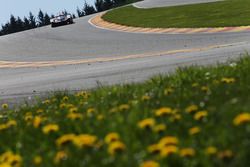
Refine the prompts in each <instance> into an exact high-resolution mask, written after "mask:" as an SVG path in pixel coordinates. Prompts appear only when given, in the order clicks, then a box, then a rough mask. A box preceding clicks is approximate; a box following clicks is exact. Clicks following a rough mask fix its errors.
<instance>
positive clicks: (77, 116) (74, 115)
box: [67, 113, 83, 120]
mask: <svg viewBox="0 0 250 167" xmlns="http://www.w3.org/2000/svg"><path fill="white" fill-rule="evenodd" d="M67 118H69V119H71V120H78V119H79V120H81V119H83V115H82V114H80V113H69V114H68V115H67Z"/></svg>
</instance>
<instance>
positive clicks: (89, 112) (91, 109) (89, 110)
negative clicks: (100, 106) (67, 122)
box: [87, 108, 96, 116]
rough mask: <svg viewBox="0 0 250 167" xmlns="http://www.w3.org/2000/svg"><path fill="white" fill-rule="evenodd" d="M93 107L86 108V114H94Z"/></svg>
mask: <svg viewBox="0 0 250 167" xmlns="http://www.w3.org/2000/svg"><path fill="white" fill-rule="evenodd" d="M95 111H96V110H95V109H94V108H89V109H88V110H87V115H89V116H90V115H92V114H94V113H95Z"/></svg>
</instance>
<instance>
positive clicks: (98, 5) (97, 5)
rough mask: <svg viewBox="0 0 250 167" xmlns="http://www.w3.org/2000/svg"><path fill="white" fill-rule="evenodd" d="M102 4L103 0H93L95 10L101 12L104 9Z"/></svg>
mask: <svg viewBox="0 0 250 167" xmlns="http://www.w3.org/2000/svg"><path fill="white" fill-rule="evenodd" d="M103 5H104V2H103V0H96V1H95V8H96V11H97V12H102V11H103V10H104V9H103Z"/></svg>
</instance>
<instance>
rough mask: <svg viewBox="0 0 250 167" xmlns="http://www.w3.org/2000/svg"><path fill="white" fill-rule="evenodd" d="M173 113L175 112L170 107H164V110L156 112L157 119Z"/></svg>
mask: <svg viewBox="0 0 250 167" xmlns="http://www.w3.org/2000/svg"><path fill="white" fill-rule="evenodd" d="M172 112H173V110H172V109H171V108H170V107H162V108H160V109H158V110H156V111H155V115H156V116H157V117H162V116H166V115H169V114H172Z"/></svg>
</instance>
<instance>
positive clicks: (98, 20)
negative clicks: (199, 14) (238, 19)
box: [89, 12, 250, 34]
mask: <svg viewBox="0 0 250 167" xmlns="http://www.w3.org/2000/svg"><path fill="white" fill-rule="evenodd" d="M104 14H105V12H103V13H101V14H98V15H96V16H94V17H92V18H91V19H90V20H89V23H90V24H91V25H93V26H95V27H97V28H101V29H106V30H113V31H120V32H129V33H144V34H197V33H200V34H201V33H202V34H210V33H230V32H231V33H233V32H250V26H239V27H217V28H143V27H131V26H125V25H120V24H116V23H111V22H108V21H105V20H104V19H102V16H103V15H104Z"/></svg>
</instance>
